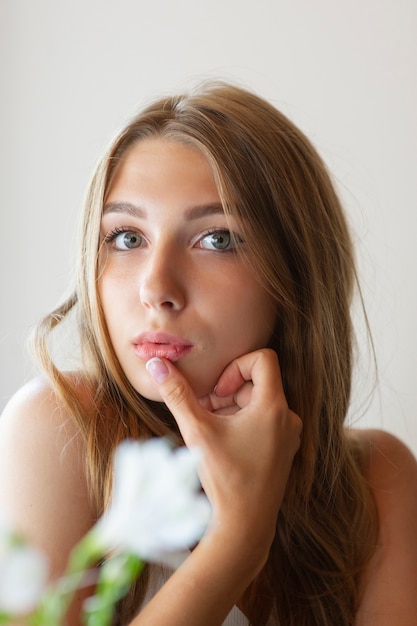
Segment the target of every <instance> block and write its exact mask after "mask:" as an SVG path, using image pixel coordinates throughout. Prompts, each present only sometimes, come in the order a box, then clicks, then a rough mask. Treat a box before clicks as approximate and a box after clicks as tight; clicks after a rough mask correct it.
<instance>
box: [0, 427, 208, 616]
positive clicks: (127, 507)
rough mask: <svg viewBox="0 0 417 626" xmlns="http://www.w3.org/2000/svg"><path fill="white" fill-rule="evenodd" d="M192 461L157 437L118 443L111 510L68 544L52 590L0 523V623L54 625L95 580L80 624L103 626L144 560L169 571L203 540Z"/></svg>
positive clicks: (35, 560)
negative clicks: (70, 546) (66, 556)
mask: <svg viewBox="0 0 417 626" xmlns="http://www.w3.org/2000/svg"><path fill="white" fill-rule="evenodd" d="M198 459H199V457H198V454H197V453H196V451H193V450H189V449H186V448H180V449H178V450H175V451H172V450H171V448H170V446H169V444H168V443H167V442H166V441H165V440H163V439H151V440H149V441H146V442H138V441H128V440H126V441H124V442H122V443H121V444H120V446H119V447H118V448H117V450H116V454H115V459H114V484H113V496H112V502H111V504H110V507H109V508H108V510H107V511H106V512H105V513H104V515H103V516H102V517H101V518H100V519H99V521H98V522H97V523H96V524H95V526H94V527H93V528H92V529H91V530H90V531H89V532H88V533H87V535H85V537H84V538H83V539H82V540H81V541H80V542H79V543H78V544H77V545H76V546H75V547H74V549H73V551H72V553H71V555H70V559H69V562H68V566H67V570H66V573H65V575H64V576H63V577H62V578H61V579H60V580H58V581H57V582H55V583H54V584H52V585H50V586H46V578H47V566H46V559H45V558H44V557H43V555H41V554H39V552H38V551H36V550H34V549H33V548H31V547H30V546H27V545H25V544H24V543H23V542H22V541H21V540H19V539H18V538H17V537H16V535H15V534H14V533H13V531H12V530H11V529H10V527H9V526H7V525H5V524H3V525H1V523H0V624H7V623H8V622H9V621H11V620H12V618H13V617H14V616H22V615H27V618H26V619H27V621H28V623H29V624H31V625H32V626H59V625H60V624H63V620H64V616H65V613H66V611H67V609H68V606H69V605H70V603H71V600H72V597H73V595H74V593H75V591H76V590H77V589H78V588H79V587H81V586H82V585H84V584H91V583H92V582H93V584H95V585H96V588H95V595H93V596H92V597H91V598H89V599H88V600H87V601H86V603H85V607H84V621H85V624H86V625H87V626H108V625H109V624H110V623H111V619H112V615H113V612H114V608H115V605H116V603H117V602H118V600H119V599H120V598H122V597H123V596H124V595H125V594H126V593H127V592H128V591H129V589H130V587H131V585H132V583H133V582H134V581H135V580H136V578H137V577H138V576H139V575H140V573H141V571H142V568H143V566H144V563H145V562H165V563H168V564H169V565H171V566H174V567H175V566H177V565H178V564H179V563H180V562H181V561H182V560H183V558H184V556H185V554H186V553H187V549H188V548H190V547H192V546H193V545H194V544H195V543H196V542H197V541H198V540H199V539H200V538H201V536H202V535H203V533H204V531H205V529H206V527H207V525H208V523H209V520H210V515H211V508H210V505H209V502H208V500H207V498H206V497H205V496H204V495H203V494H202V493H201V489H200V482H199V479H198V475H197V464H198ZM99 563H100V566H99V567H97V565H98V564H99ZM86 580H88V583H86ZM19 594H20V595H19ZM29 613H30V615H29ZM19 620H20V622H22V618H21V617H19Z"/></svg>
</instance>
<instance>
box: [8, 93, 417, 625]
mask: <svg viewBox="0 0 417 626" xmlns="http://www.w3.org/2000/svg"><path fill="white" fill-rule="evenodd" d="M355 286H356V274H355V268H354V260H353V253H352V245H351V240H350V236H349V232H348V228H347V225H346V221H345V217H344V215H343V211H342V209H341V206H340V203H339V200H338V198H337V196H336V193H335V191H334V188H333V186H332V183H331V180H330V177H329V175H328V173H327V171H326V168H325V166H324V165H323V162H322V161H321V159H320V157H319V156H318V155H317V153H316V151H315V150H314V148H313V147H312V146H311V144H310V143H309V141H308V140H307V139H306V137H305V136H304V135H303V134H302V133H301V132H300V131H299V130H298V129H297V128H296V127H295V126H294V125H293V124H292V123H291V122H290V121H289V120H288V119H286V118H285V117H284V116H283V115H282V114H281V113H279V112H278V111H277V110H275V109H274V108H273V107H272V106H270V105H269V104H268V103H266V102H264V101H263V100H261V99H260V98H258V97H257V96H255V95H253V94H251V93H248V92H246V91H244V90H241V89H239V88H236V87H233V86H228V85H223V84H219V85H216V84H215V85H210V86H206V87H205V88H203V89H201V90H199V91H197V92H195V93H192V94H191V95H187V96H179V97H174V98H167V99H164V100H161V101H159V102H156V103H155V104H153V105H151V106H149V107H148V108H147V109H146V110H144V111H143V112H142V113H141V114H140V115H139V116H138V117H136V118H135V119H133V120H132V121H131V123H129V124H128V125H127V126H126V128H125V129H124V130H123V132H122V133H121V134H120V135H119V136H118V137H117V139H116V140H115V142H114V143H113V144H112V146H111V147H110V149H109V151H108V152H107V154H106V155H105V156H104V158H103V160H102V161H101V163H100V164H99V166H98V168H97V171H96V173H95V175H94V178H93V181H92V183H91V186H90V189H89V193H88V197H87V200H86V205H85V211H84V218H83V227H82V237H81V246H80V250H79V266H78V273H77V277H76V285H75V289H74V292H73V295H72V296H71V297H70V298H69V299H68V300H67V301H66V302H65V303H64V304H63V305H62V306H60V307H59V308H58V309H57V310H56V311H54V312H52V313H51V315H49V316H47V317H46V319H45V320H44V321H43V322H42V324H41V325H40V327H39V329H38V333H37V349H38V355H39V357H40V360H41V363H42V366H43V368H44V370H45V373H46V377H45V378H42V379H39V380H36V381H34V382H32V383H30V384H29V385H28V386H26V387H25V388H24V389H23V390H22V391H20V392H19V393H18V394H17V395H16V396H15V398H14V399H13V400H12V401H11V402H10V404H9V406H8V407H7V409H6V411H5V414H4V416H3V417H2V419H1V421H0V430H1V432H0V448H1V450H0V483H1V490H0V496H1V497H0V506H5V507H7V508H8V509H9V511H11V513H12V514H13V519H14V521H15V523H16V524H17V525H18V526H19V527H20V528H21V530H23V531H24V532H25V533H26V535H27V536H28V538H30V539H31V540H32V542H34V543H35V544H36V545H38V546H40V547H41V548H43V549H44V550H45V551H46V552H47V553H48V555H49V556H50V559H51V563H52V576H54V577H56V576H58V575H59V574H60V573H61V572H62V570H63V567H64V565H65V563H66V561H67V558H68V554H69V552H70V550H71V548H72V546H73V545H74V544H75V542H76V541H77V540H79V539H80V538H81V536H82V535H83V534H84V533H85V532H86V531H87V530H88V529H89V528H90V527H91V526H92V524H93V523H94V521H95V520H96V519H97V517H98V516H99V515H101V513H102V512H103V510H104V509H105V508H106V506H107V505H108V503H109V499H110V497H111V484H112V475H111V461H112V452H113V450H114V448H115V446H116V445H117V444H118V443H119V442H120V441H121V440H122V439H124V438H127V437H134V438H147V437H152V436H155V435H156V436H166V435H169V436H170V437H171V438H172V439H173V440H175V442H176V443H177V444H178V445H181V444H183V443H185V445H188V446H198V447H199V448H200V449H201V450H202V451H203V461H202V465H201V476H200V478H201V482H202V486H203V488H204V490H205V492H206V494H207V496H208V498H209V500H210V501H211V503H212V506H213V521H212V524H211V526H210V528H209V529H208V531H207V533H206V535H205V537H204V539H203V540H202V541H201V542H200V543H199V544H198V545H197V546H196V547H195V549H194V550H193V551H192V552H190V555H189V557H188V558H187V559H186V561H185V562H184V564H183V565H182V566H181V567H179V568H178V569H177V570H176V571H175V572H172V573H171V572H168V573H167V572H164V570H163V569H159V568H157V567H156V566H150V567H149V568H148V570H147V572H146V574H145V575H144V576H142V577H141V578H140V579H139V581H138V584H137V585H136V587H135V588H134V589H132V590H131V592H130V593H129V595H128V596H127V597H126V598H125V599H124V600H122V601H121V602H120V605H119V608H118V613H117V616H116V619H115V624H118V625H127V624H132V626H136V625H137V626H140V625H142V624H152V625H153V624H158V625H159V624H164V626H174V625H175V626H180V625H181V626H184V625H185V624H186V625H187V626H193V625H195V626H216V625H219V624H222V623H227V624H236V625H237V624H242V625H244V624H253V625H263V626H265V625H266V624H269V625H278V624H279V625H281V626H291V625H293V626H307V625H309V626H312V625H315V626H335V625H337V626H347V625H353V624H355V626H362V625H363V626H371V625H375V626H392V625H393V624H395V625H396V626H412V625H415V624H416V623H417V594H416V593H415V591H416V589H415V585H416V583H415V581H416V580H417V540H416V534H415V520H416V518H417V497H416V493H417V466H416V462H415V460H414V458H413V456H412V455H411V453H410V451H409V450H408V449H407V448H406V447H405V446H404V445H403V444H402V443H401V442H399V441H398V440H396V439H395V438H394V437H392V436H391V435H388V434H386V433H383V432H379V431H358V430H355V431H353V430H350V429H347V428H346V427H345V426H344V420H345V417H346V413H347V409H348V405H349V400H350V393H351V375H352V365H353V353H352V343H353V334H352V324H351V318H350V305H351V300H352V295H353V292H354V288H355ZM74 317H75V320H76V323H77V328H78V332H79V337H80V345H81V348H82V367H81V368H80V370H79V371H75V372H62V371H59V370H58V368H57V367H55V366H54V364H53V361H52V358H51V356H50V352H49V348H48V346H49V340H50V339H51V335H52V334H53V332H52V331H53V330H54V328H55V327H57V326H59V325H61V324H62V323H65V322H67V321H68V320H73V319H74ZM170 574H171V575H170ZM86 593H87V592H86V591H83V592H80V594H79V596H78V597H77V598H76V600H75V601H74V603H73V606H72V607H71V611H70V614H69V616H68V624H70V625H71V626H73V625H74V626H75V625H76V624H79V623H81V622H80V617H79V614H80V607H81V604H82V601H83V599H84V597H85V595H86Z"/></svg>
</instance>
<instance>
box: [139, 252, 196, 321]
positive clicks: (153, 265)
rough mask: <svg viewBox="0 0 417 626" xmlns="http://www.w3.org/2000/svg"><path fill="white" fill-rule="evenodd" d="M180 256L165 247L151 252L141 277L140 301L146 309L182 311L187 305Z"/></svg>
mask: <svg viewBox="0 0 417 626" xmlns="http://www.w3.org/2000/svg"><path fill="white" fill-rule="evenodd" d="M181 266H182V264H181V262H180V259H179V255H178V254H175V252H174V251H173V250H168V248H167V247H165V246H160V247H158V248H155V249H153V250H152V251H149V253H148V257H147V259H146V262H145V264H144V267H142V269H143V273H141V277H140V286H139V291H140V299H141V302H142V305H143V306H144V307H145V308H146V309H154V310H157V311H172V312H178V311H181V310H182V309H183V308H184V306H185V303H186V292H185V281H184V272H183V271H182V269H181Z"/></svg>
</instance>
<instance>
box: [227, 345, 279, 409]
mask: <svg viewBox="0 0 417 626" xmlns="http://www.w3.org/2000/svg"><path fill="white" fill-rule="evenodd" d="M245 381H252V383H253V387H254V388H253V394H255V397H260V396H262V397H264V399H265V401H268V400H270V399H271V398H272V397H276V396H277V394H278V395H283V394H284V392H283V388H282V379H281V370H280V367H279V362H278V357H277V354H276V352H274V351H273V350H271V349H269V348H264V349H262V350H256V351H255V352H250V353H248V354H244V355H243V356H241V357H238V358H237V359H235V360H234V361H232V363H230V365H228V367H226V369H225V370H224V372H223V373H222V375H221V376H220V379H219V381H218V383H217V386H216V389H215V393H216V395H217V396H219V397H227V396H229V395H231V394H235V393H236V392H237V390H238V389H239V388H240V387H242V386H243V385H244V383H245ZM253 394H252V395H251V396H250V399H251V398H252V397H254V396H253Z"/></svg>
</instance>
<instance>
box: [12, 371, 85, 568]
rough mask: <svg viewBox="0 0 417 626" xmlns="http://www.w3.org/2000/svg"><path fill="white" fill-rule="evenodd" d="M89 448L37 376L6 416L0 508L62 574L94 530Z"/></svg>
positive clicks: (67, 414)
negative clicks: (86, 461)
mask: <svg viewBox="0 0 417 626" xmlns="http://www.w3.org/2000/svg"><path fill="white" fill-rule="evenodd" d="M85 453H86V451H85V447H84V443H83V440H82V437H81V436H80V433H79V431H78V427H77V425H76V423H75V420H74V419H73V418H72V416H71V415H70V414H69V412H68V410H67V409H66V408H65V406H64V405H63V403H62V402H61V401H60V400H59V399H58V398H57V396H56V394H55V393H54V391H53V390H52V389H51V387H50V386H49V384H48V383H47V382H46V381H45V380H44V379H42V378H37V379H35V380H33V381H31V382H30V383H28V384H27V385H25V386H24V387H23V388H22V389H21V390H20V391H18V392H17V394H16V395H15V396H14V397H13V398H12V399H11V400H10V402H9V403H8V405H7V406H6V408H5V410H4V412H3V414H2V416H1V418H0V508H2V509H5V510H6V512H7V513H8V516H9V517H10V518H11V520H12V521H13V523H14V524H15V526H16V527H17V528H18V529H19V530H20V531H21V532H22V533H23V534H24V535H25V536H26V537H27V539H28V540H30V541H31V542H32V543H34V544H35V545H38V546H39V547H40V548H41V549H43V550H45V551H46V552H47V553H48V554H49V556H50V558H51V561H52V570H53V572H54V571H55V573H58V572H59V571H60V570H61V569H62V567H63V565H64V561H65V562H66V558H67V556H68V552H69V550H70V549H71V547H72V545H73V544H74V543H75V542H76V541H78V539H79V538H81V536H82V535H83V534H84V533H85V532H86V531H87V529H88V528H89V527H90V526H91V524H92V522H93V518H94V514H93V511H92V509H91V506H90V501H89V495H88V488H87V480H86V474H85V470H84V459H85Z"/></svg>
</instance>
